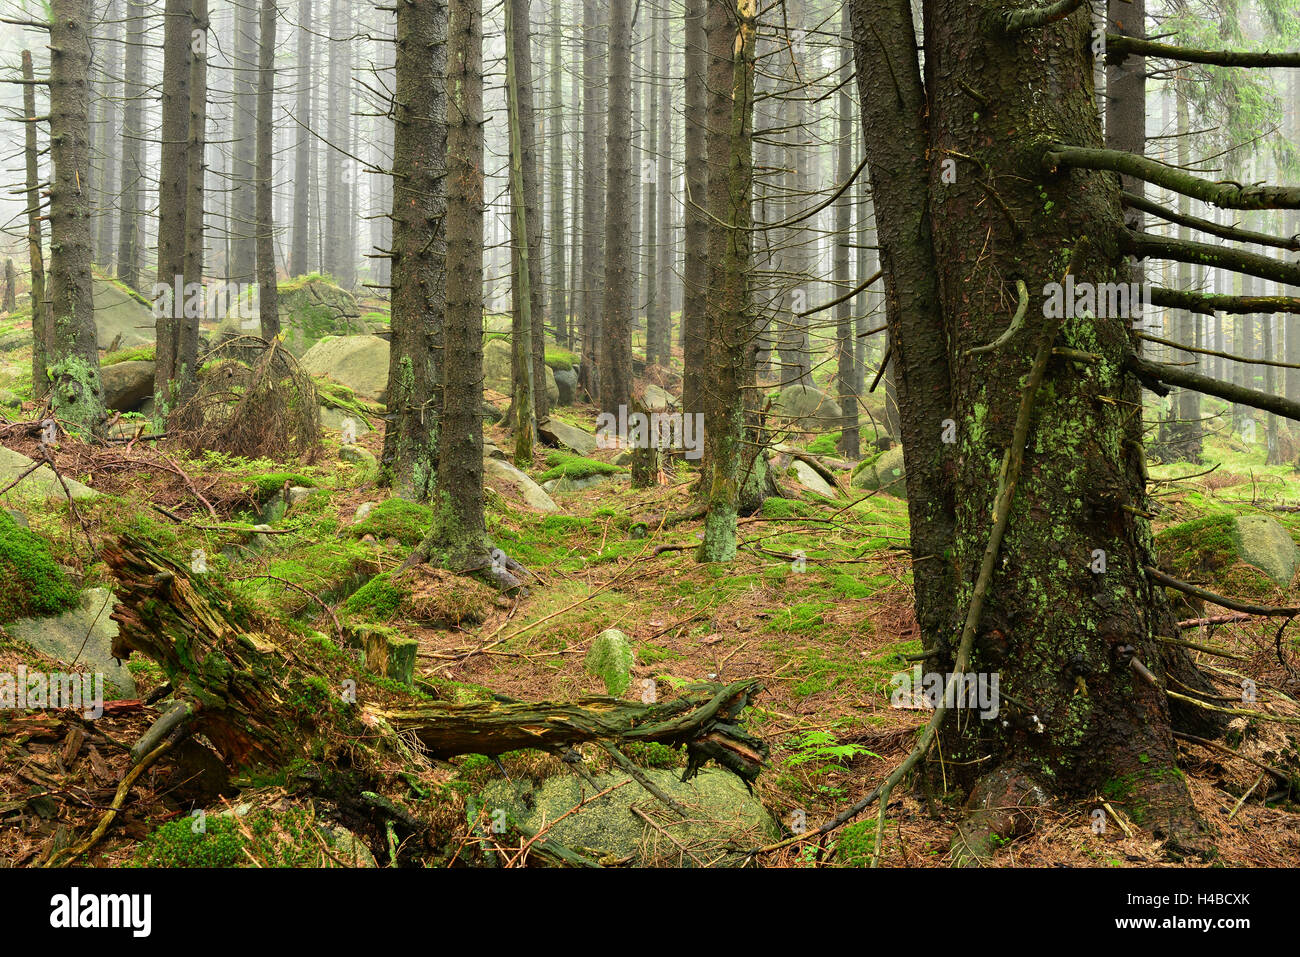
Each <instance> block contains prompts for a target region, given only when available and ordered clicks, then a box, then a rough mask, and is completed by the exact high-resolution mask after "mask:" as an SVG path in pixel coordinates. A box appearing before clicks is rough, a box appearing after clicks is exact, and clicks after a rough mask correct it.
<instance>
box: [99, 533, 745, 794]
mask: <svg viewBox="0 0 1300 957" xmlns="http://www.w3.org/2000/svg"><path fill="white" fill-rule="evenodd" d="M103 558H104V561H105V562H106V563H107V564H108V566H109V568H110V569H111V571H112V573H113V576H114V577H115V578H116V579H117V582H118V597H119V604H118V606H117V608H116V609H115V610H114V612H113V615H112V617H113V619H114V620H115V621H117V623H118V635H117V637H116V638H115V639H114V640H113V654H114V655H115V656H118V657H121V658H126V657H128V656H129V655H131V654H132V653H134V652H139V653H141V654H144V655H146V656H148V657H149V658H151V659H153V660H154V661H155V662H157V663H158V665H159V666H160V667H161V669H162V671H163V673H164V674H165V675H166V677H167V679H168V681H169V682H170V684H171V687H172V689H173V697H174V698H175V700H176V701H177V702H178V703H181V704H183V705H185V706H186V707H185V709H179V708H178V710H177V711H176V720H177V721H184V722H185V723H187V724H189V725H190V726H191V727H190V730H192V731H194V732H202V733H203V734H204V735H205V736H206V737H207V738H208V739H209V740H211V741H212V743H213V745H215V746H216V748H217V750H218V751H219V752H220V753H221V756H222V758H223V759H224V760H225V761H226V763H227V764H228V765H230V766H231V767H232V768H233V769H238V768H242V767H245V766H251V765H259V764H270V765H282V764H284V763H286V762H287V761H289V760H290V759H292V758H293V757H295V756H297V755H300V754H302V753H304V751H305V749H306V746H307V740H306V739H307V737H308V736H307V735H304V734H303V725H304V722H307V723H310V724H315V725H317V726H318V728H319V730H320V731H321V732H322V733H324V732H325V731H326V730H327V728H328V725H329V723H331V722H334V723H337V724H339V727H338V728H337V729H336V730H338V731H340V732H342V733H343V734H344V735H345V736H347V737H350V738H355V737H356V732H357V731H358V729H359V725H358V722H359V723H360V726H365V727H368V728H371V729H374V728H376V727H379V728H381V729H384V728H387V729H391V731H392V732H395V733H396V734H400V735H402V736H403V737H404V738H408V739H409V737H410V736H414V738H415V739H416V740H418V741H419V742H420V744H421V745H422V746H423V748H424V750H425V751H426V752H427V753H428V754H429V755H431V756H432V757H437V758H448V757H452V756H455V755H459V754H487V755H495V754H501V753H504V752H506V751H514V750H519V749H521V748H537V749H541V750H546V751H555V750H557V749H558V750H564V749H567V748H569V747H572V746H574V745H576V744H581V743H583V742H587V741H600V742H608V743H611V744H614V745H620V744H628V743H635V742H649V741H654V742H658V743H660V744H664V745H668V746H679V745H685V746H686V749H687V758H688V763H687V770H686V776H687V777H690V776H691V775H693V774H694V773H695V772H696V771H697V770H698V769H699V768H700V767H701V766H703V764H704V763H705V762H706V761H708V760H710V759H712V760H714V761H716V762H717V763H718V764H719V765H721V766H722V767H725V768H727V769H728V770H730V771H732V772H734V773H735V774H737V775H738V776H739V777H741V778H742V779H743V780H744V781H745V782H746V783H747V784H748V783H749V782H752V781H753V780H754V779H755V778H756V777H757V776H758V773H759V771H760V769H761V768H762V766H763V764H764V762H765V761H766V759H767V754H768V750H767V746H766V745H765V744H764V743H763V741H761V740H760V739H759V738H757V737H754V736H752V735H750V734H749V733H747V732H746V731H745V730H744V728H743V727H742V726H741V724H740V715H741V712H742V711H743V710H744V708H745V707H746V706H747V705H748V704H749V703H750V701H751V700H752V698H753V697H754V695H756V694H757V693H758V692H759V691H760V690H761V687H762V686H761V685H760V684H759V682H758V681H757V680H756V679H750V680H747V681H738V682H734V683H732V684H729V685H720V684H714V683H702V684H698V685H693V686H690V687H689V688H687V689H686V692H685V693H684V694H683V695H682V696H681V697H679V698H676V699H673V700H671V701H665V702H661V703H656V704H642V703H640V702H634V701H623V700H619V699H616V698H609V697H600V696H591V697H585V698H580V699H578V700H577V701H573V702H547V701H543V702H536V703H529V702H518V701H498V700H493V701H485V702H479V703H473V704H459V703H453V702H441V701H435V702H427V703H425V702H421V703H418V704H412V705H411V706H410V707H396V708H394V707H391V706H389V707H388V708H381V707H378V706H377V705H375V704H372V703H367V701H366V698H367V691H366V687H365V682H364V676H363V675H357V674H355V671H354V668H355V666H354V665H353V664H352V663H351V661H350V660H346V661H345V660H339V661H331V660H330V659H329V658H328V657H326V656H322V655H320V654H319V653H318V649H309V648H302V649H301V653H300V652H299V650H298V649H299V648H300V646H301V645H302V643H303V642H304V641H305V640H306V639H304V638H303V637H302V636H300V635H297V634H295V633H293V632H291V631H290V630H289V629H287V628H285V627H284V626H283V625H282V624H280V623H279V622H276V621H274V620H269V619H262V618H259V617H257V616H255V615H254V614H252V613H251V612H249V611H247V610H245V609H242V608H240V607H239V606H238V605H237V603H235V602H233V601H232V600H231V599H230V597H229V596H228V595H226V594H225V593H224V592H223V590H222V589H221V587H220V586H219V585H218V584H216V583H215V582H214V581H213V580H212V578H211V577H210V576H205V575H201V574H196V573H191V572H190V571H189V570H188V569H187V568H185V567H184V566H182V565H180V564H179V563H177V562H175V561H173V560H172V559H170V558H168V557H167V556H166V555H163V554H162V553H161V552H159V551H157V550H156V549H154V548H153V547H151V546H150V545H148V544H145V543H143V542H140V541H137V540H133V539H131V538H129V537H124V538H123V539H121V540H120V541H118V542H117V543H115V544H111V545H108V546H105V548H104V549H103ZM313 678H314V679H316V680H317V682H318V683H319V679H321V678H324V679H325V684H326V685H329V686H339V685H340V684H341V682H342V681H343V680H344V679H347V678H352V679H358V678H360V679H362V680H357V681H356V695H355V699H354V700H355V705H353V704H351V703H349V705H348V706H347V707H332V708H319V709H316V710H314V711H312V712H310V713H308V714H304V710H303V704H302V700H301V695H300V694H299V693H298V692H299V690H300V689H302V688H303V687H304V685H306V684H308V683H309V682H310V681H311V680H312V679H313ZM412 699H413V700H416V698H415V696H414V695H413V696H412ZM169 727H170V726H169ZM367 737H369V735H367ZM359 746H360V747H370V745H367V744H361V743H360V742H359Z"/></svg>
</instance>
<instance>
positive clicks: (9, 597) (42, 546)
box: [0, 510, 77, 623]
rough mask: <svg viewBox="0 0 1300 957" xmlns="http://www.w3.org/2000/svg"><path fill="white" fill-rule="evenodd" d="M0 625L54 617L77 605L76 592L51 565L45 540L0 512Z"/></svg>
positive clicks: (58, 570) (53, 562) (60, 572)
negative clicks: (24, 619)
mask: <svg viewBox="0 0 1300 957" xmlns="http://www.w3.org/2000/svg"><path fill="white" fill-rule="evenodd" d="M0 577H2V578H3V582H2V583H0V623H2V622H9V621H13V620H15V619H17V618H35V617H44V616H46V615H57V614H59V613H60V612H63V611H66V610H67V609H69V608H71V607H72V606H73V605H75V604H76V603H77V589H76V588H75V587H74V586H73V584H72V583H71V582H70V581H68V577H67V575H65V574H64V573H63V570H62V569H61V568H59V566H58V565H57V564H55V561H54V559H53V558H52V557H51V555H50V549H49V546H48V545H47V544H46V543H45V540H44V539H42V538H41V537H40V536H38V535H36V534H35V533H33V532H31V531H29V530H28V529H25V528H22V527H20V526H19V525H17V524H16V523H15V522H14V520H13V519H12V518H10V517H9V513H8V512H5V511H2V510H0Z"/></svg>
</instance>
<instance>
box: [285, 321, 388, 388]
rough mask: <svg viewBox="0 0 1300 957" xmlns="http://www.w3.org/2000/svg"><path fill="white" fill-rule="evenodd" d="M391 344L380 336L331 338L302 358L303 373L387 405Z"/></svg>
mask: <svg viewBox="0 0 1300 957" xmlns="http://www.w3.org/2000/svg"><path fill="white" fill-rule="evenodd" d="M388 348H389V347H388V343H387V342H385V341H384V340H383V339H380V338H379V337H378V336H327V337H325V338H324V339H321V340H320V341H319V342H317V343H316V344H315V345H313V346H312V347H311V348H310V349H308V350H307V352H306V353H305V354H304V355H303V357H302V360H301V362H302V367H303V369H304V370H305V371H306V372H307V373H309V374H310V375H314V376H322V377H324V378H326V379H329V380H331V381H333V382H337V383H338V384H339V385H345V386H347V387H348V388H349V389H351V390H352V391H353V392H355V393H356V394H357V395H358V396H360V397H361V398H363V399H368V400H370V401H372V402H383V401H384V397H385V395H386V394H387V392H388Z"/></svg>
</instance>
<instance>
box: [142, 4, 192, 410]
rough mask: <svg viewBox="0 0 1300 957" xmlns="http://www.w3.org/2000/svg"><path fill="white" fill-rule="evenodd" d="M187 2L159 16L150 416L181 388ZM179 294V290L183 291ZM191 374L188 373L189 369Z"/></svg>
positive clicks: (170, 403)
mask: <svg viewBox="0 0 1300 957" xmlns="http://www.w3.org/2000/svg"><path fill="white" fill-rule="evenodd" d="M193 25H194V10H193V4H192V2H191V0H167V5H166V9H165V12H164V14H163V87H162V165H161V167H160V169H159V173H158V279H157V284H156V285H155V287H154V294H153V295H152V296H151V297H150V298H151V299H152V300H153V301H154V324H155V332H156V341H157V347H156V350H155V352H156V360H155V365H154V403H155V414H156V415H157V416H158V418H159V419H160V420H165V419H166V418H167V415H168V414H169V413H170V412H171V410H172V409H173V408H175V406H176V400H177V397H178V396H179V394H180V393H181V391H182V389H183V387H184V386H183V378H184V375H185V371H186V370H184V369H182V359H181V335H180V331H181V324H182V319H183V317H184V315H185V297H184V296H183V295H181V296H173V295H172V291H173V290H175V289H176V287H177V286H178V285H180V286H183V284H184V277H185V239H186V231H185V214H186V210H187V193H188V191H189V190H188V187H189V159H188V153H189V145H190V52H191V51H190V43H191V31H192V29H193ZM182 291H183V290H182ZM189 371H190V372H191V373H192V372H193V370H192V369H191V370H189Z"/></svg>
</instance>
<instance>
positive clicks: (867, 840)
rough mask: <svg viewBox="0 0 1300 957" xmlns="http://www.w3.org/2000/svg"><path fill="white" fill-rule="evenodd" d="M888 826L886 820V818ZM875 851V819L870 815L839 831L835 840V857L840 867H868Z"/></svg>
mask: <svg viewBox="0 0 1300 957" xmlns="http://www.w3.org/2000/svg"><path fill="white" fill-rule="evenodd" d="M885 823H886V826H888V823H889V822H888V820H886V822H885ZM875 852H876V819H875V817H874V816H870V817H868V818H866V819H864V820H861V821H854V822H853V823H852V824H850V825H848V826H847V827H845V828H844V829H843V830H841V831H840V838H839V840H838V841H836V842H835V857H836V860H838V861H839V865H840V867H870V866H871V855H873V854H874V853H875Z"/></svg>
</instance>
